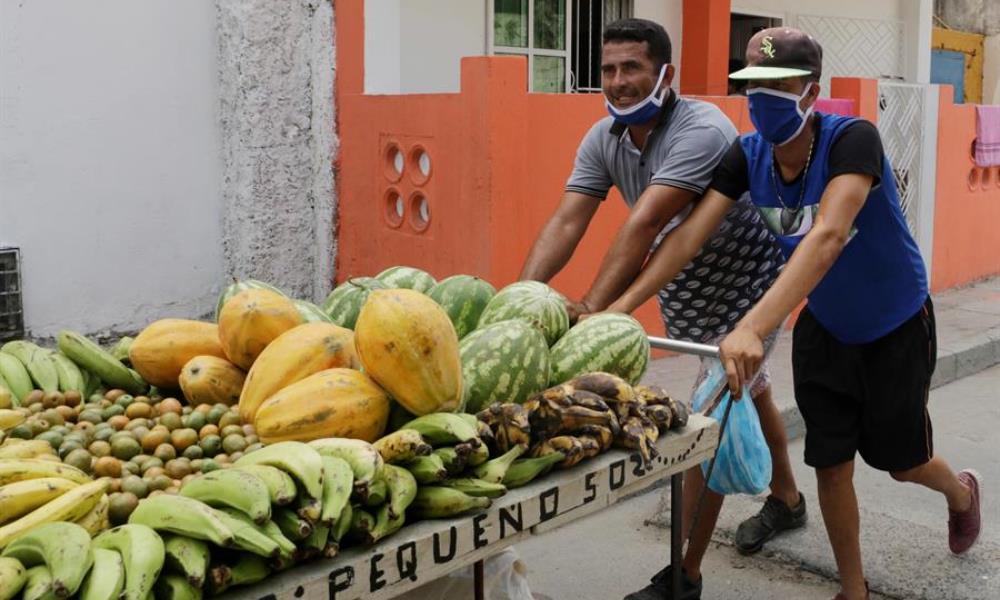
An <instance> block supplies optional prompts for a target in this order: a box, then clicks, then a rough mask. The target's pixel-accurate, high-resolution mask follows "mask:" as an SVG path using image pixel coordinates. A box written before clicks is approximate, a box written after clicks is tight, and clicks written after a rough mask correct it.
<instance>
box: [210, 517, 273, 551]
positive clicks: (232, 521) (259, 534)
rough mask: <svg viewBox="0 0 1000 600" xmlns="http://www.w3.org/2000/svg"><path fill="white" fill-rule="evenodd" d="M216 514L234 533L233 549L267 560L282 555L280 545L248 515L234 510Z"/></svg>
mask: <svg viewBox="0 0 1000 600" xmlns="http://www.w3.org/2000/svg"><path fill="white" fill-rule="evenodd" d="M215 514H216V516H217V517H219V520H221V521H222V522H223V523H225V524H226V526H227V527H229V529H230V530H231V531H232V532H233V547H234V548H237V549H239V550H243V551H246V552H252V553H253V554H256V555H258V556H264V557H266V558H277V557H278V554H280V553H281V550H280V548H279V547H278V543H277V542H275V541H274V540H272V539H271V538H270V537H269V536H268V535H267V534H266V533H265V532H264V529H263V528H262V527H261V526H260V525H257V524H256V523H254V522H253V521H252V520H251V519H250V517H248V516H247V515H246V513H244V512H242V511H239V510H236V509H234V508H220V509H215Z"/></svg>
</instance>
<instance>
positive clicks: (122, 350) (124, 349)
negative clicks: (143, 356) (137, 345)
mask: <svg viewBox="0 0 1000 600" xmlns="http://www.w3.org/2000/svg"><path fill="white" fill-rule="evenodd" d="M134 341H135V338H132V337H129V336H127V335H126V336H123V337H122V338H120V339H119V340H118V341H117V342H115V345H114V346H112V347H111V349H110V350H108V353H109V354H111V356H113V357H115V359H117V360H119V361H121V362H123V363H126V364H129V365H131V363H130V362H129V358H128V351H129V349H130V348H131V347H132V342H134Z"/></svg>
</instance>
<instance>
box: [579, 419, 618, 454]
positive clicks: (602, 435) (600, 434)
mask: <svg viewBox="0 0 1000 600" xmlns="http://www.w3.org/2000/svg"><path fill="white" fill-rule="evenodd" d="M578 433H579V436H578V437H581V438H582V437H589V438H591V439H593V440H595V441H596V442H597V444H598V445H599V446H600V452H606V451H607V450H608V449H609V448H611V446H612V445H613V444H614V443H615V434H614V433H612V432H611V430H610V429H608V428H607V427H600V426H598V425H587V426H585V427H581V428H580V430H579V432H578Z"/></svg>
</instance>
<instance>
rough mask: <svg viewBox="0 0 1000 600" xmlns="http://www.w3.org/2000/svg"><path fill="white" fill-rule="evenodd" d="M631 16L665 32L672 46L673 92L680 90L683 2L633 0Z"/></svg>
mask: <svg viewBox="0 0 1000 600" xmlns="http://www.w3.org/2000/svg"><path fill="white" fill-rule="evenodd" d="M632 14H633V16H635V17H637V18H640V19H649V20H650V21H656V22H657V23H659V24H660V25H663V28H664V29H666V30H667V34H668V35H669V36H670V43H671V45H672V46H673V54H674V55H673V57H672V59H673V62H674V69H675V72H674V83H673V88H674V89H675V90H679V89H681V53H682V52H683V50H684V36H683V30H684V0H634V2H633V4H632Z"/></svg>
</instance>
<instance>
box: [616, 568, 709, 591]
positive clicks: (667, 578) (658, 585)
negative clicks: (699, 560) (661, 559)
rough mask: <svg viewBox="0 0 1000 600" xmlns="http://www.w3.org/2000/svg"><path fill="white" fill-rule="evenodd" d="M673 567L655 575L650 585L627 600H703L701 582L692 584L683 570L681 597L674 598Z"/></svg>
mask: <svg viewBox="0 0 1000 600" xmlns="http://www.w3.org/2000/svg"><path fill="white" fill-rule="evenodd" d="M672 573H673V567H672V566H670V565H668V566H667V567H666V568H664V569H663V570H662V571H660V572H659V573H657V574H656V575H653V577H652V579H650V582H651V583H650V584H649V585H647V586H646V587H644V588H642V589H641V590H639V591H638V592H632V593H631V594H629V595H628V596H625V600H701V580H700V579H699V580H698V581H696V582H692V581H691V580H690V579H688V576H687V573H686V572H685V571H684V570H683V569H682V570H681V595H680V596H678V597H677V598H674V595H673V593H674V592H673V589H672V587H671V584H672Z"/></svg>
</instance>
